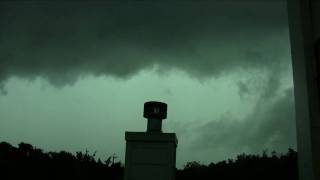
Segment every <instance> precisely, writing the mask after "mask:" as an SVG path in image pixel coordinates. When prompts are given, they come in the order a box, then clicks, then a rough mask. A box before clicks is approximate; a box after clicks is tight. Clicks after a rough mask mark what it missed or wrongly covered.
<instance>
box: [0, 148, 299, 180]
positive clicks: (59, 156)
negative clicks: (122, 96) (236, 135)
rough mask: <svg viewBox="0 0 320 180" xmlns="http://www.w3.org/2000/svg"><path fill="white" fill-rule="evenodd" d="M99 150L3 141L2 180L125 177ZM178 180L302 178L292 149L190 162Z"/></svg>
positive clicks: (109, 179) (108, 179)
mask: <svg viewBox="0 0 320 180" xmlns="http://www.w3.org/2000/svg"><path fill="white" fill-rule="evenodd" d="M95 154H96V153H95V152H94V153H93V154H89V152H88V151H85V152H84V153H83V152H76V154H75V155H73V154H72V153H70V152H66V151H60V152H47V153H45V152H43V151H42V150H41V149H38V148H35V147H33V146H32V145H30V144H26V143H20V144H19V145H18V147H14V146H12V145H10V144H9V143H7V142H1V143H0V172H1V174H0V179H1V180H6V179H22V180H23V179H32V180H37V179H48V180H55V179H59V180H61V179H62V180H63V179H68V180H72V179H75V180H81V179H90V180H94V179H104V180H122V179H123V172H124V167H123V165H122V164H121V162H119V161H115V159H116V156H115V155H112V156H110V157H109V158H107V160H105V161H102V160H101V159H97V160H96V158H95ZM176 179H177V180H191V179H192V180H195V179H201V180H207V179H223V180H231V179H232V180H235V179H241V180H242V179H245V180H257V179H259V180H270V179H272V180H298V167H297V152H295V151H294V150H293V149H288V152H287V153H286V154H278V153H276V152H272V153H271V154H270V155H269V154H268V153H267V152H266V151H264V152H263V153H262V155H246V154H240V155H238V156H237V157H236V159H228V160H227V161H220V162H217V163H210V164H208V165H203V164H201V163H200V162H198V161H192V162H188V163H187V164H186V165H185V166H184V168H183V169H179V170H177V174H176Z"/></svg>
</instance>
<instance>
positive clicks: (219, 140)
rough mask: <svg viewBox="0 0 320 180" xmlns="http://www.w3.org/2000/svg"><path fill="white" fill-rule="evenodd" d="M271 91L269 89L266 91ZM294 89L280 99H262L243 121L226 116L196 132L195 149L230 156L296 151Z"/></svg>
mask: <svg viewBox="0 0 320 180" xmlns="http://www.w3.org/2000/svg"><path fill="white" fill-rule="evenodd" d="M266 91H267V89H266ZM294 119H295V118H294V98H293V89H292V88H290V89H287V90H286V91H284V93H283V94H282V95H280V96H274V97H267V96H261V98H260V99H259V100H258V101H257V102H256V105H255V107H254V109H253V110H252V112H251V113H250V114H248V115H247V116H246V117H245V118H243V119H238V118H237V117H232V116H230V115H225V116H223V117H221V118H220V119H219V120H214V121H211V122H209V123H207V124H205V125H203V126H201V127H198V128H196V129H195V131H197V132H199V133H200V135H198V136H197V138H196V139H195V141H194V143H193V144H192V147H193V148H197V149H198V148H199V149H216V150H217V149H222V150H223V151H225V152H226V153H231V154H233V153H239V152H241V151H243V152H250V153H259V152H261V151H262V150H263V149H268V150H276V151H286V150H287V148H288V147H292V148H296V135H295V121H294Z"/></svg>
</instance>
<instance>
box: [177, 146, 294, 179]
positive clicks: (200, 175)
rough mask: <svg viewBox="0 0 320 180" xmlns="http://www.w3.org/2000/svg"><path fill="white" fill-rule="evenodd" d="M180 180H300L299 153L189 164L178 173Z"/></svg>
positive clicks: (292, 151) (289, 152)
mask: <svg viewBox="0 0 320 180" xmlns="http://www.w3.org/2000/svg"><path fill="white" fill-rule="evenodd" d="M176 179H177V180H191V179H192V180H195V179H201V180H207V179H223V180H238V179H239V180H240V179H241V180H242V179H243V180H257V179H259V180H271V179H272V180H298V164H297V152H295V151H294V150H293V149H289V150H288V152H287V153H286V154H277V153H276V152H272V153H271V155H268V154H267V153H266V151H265V152H264V153H263V154H262V155H246V154H241V155H238V156H237V158H236V159H235V160H233V159H229V160H228V161H221V162H218V163H210V164H209V165H202V164H200V163H199V162H197V161H194V162H188V163H187V164H186V165H185V166H184V169H182V170H178V171H177V178H176Z"/></svg>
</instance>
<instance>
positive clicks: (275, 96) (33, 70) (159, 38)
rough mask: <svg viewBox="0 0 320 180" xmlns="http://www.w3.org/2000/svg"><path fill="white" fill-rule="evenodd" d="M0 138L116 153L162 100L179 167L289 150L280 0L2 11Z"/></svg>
mask: <svg viewBox="0 0 320 180" xmlns="http://www.w3.org/2000/svg"><path fill="white" fill-rule="evenodd" d="M0 8H1V11H0V14H1V19H0V25H1V27H3V28H1V30H0V40H1V41H0V49H1V50H0V51H1V54H2V57H1V58H0V87H2V88H1V89H2V96H0V115H1V119H0V138H1V139H0V140H1V141H8V142H10V143H13V144H16V143H19V142H21V141H25V142H29V143H31V144H33V145H36V146H37V147H40V148H43V149H45V150H69V151H73V152H74V151H79V150H85V149H88V150H90V151H92V152H93V151H95V150H97V154H98V155H99V156H100V157H102V158H106V157H107V156H108V155H110V154H112V153H116V154H118V155H119V157H120V159H121V160H123V157H124V148H125V146H124V145H125V141H124V132H125V131H144V130H145V129H146V121H145V120H144V119H143V118H142V110H143V109H142V108H143V103H144V102H145V101H148V100H158V101H164V102H166V103H168V108H169V109H168V119H167V120H165V122H164V131H166V132H176V133H177V136H178V138H179V145H178V155H177V161H178V162H177V164H178V166H181V165H182V164H184V163H185V162H186V161H191V160H200V161H202V162H210V161H217V160H222V159H226V158H229V157H233V156H235V155H236V154H239V153H242V152H248V153H259V152H261V151H262V150H263V149H270V150H278V151H286V149H287V148H288V147H295V146H296V143H295V126H294V125H295V124H294V103H293V94H292V91H293V84H292V70H291V64H290V63H291V62H290V47H289V39H288V27H287V19H286V18H287V17H286V6H285V4H284V3H283V2H282V1H272V2H269V3H265V2H262V1H246V2H241V3H240V2H238V3H235V2H232V1H228V2H226V1H212V2H208V1H201V2H197V3H196V2H191V1H188V2H181V1H179V2H153V3H150V2H146V1H143V2H139V3H138V2H121V3H119V2H117V3H115V2H109V3H105V2H104V3H102V2H91V3H84V2H71V1H69V2H65V1H64V2H55V3H39V2H37V3H35V2H34V3H1V6H0Z"/></svg>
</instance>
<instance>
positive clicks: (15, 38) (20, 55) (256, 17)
mask: <svg viewBox="0 0 320 180" xmlns="http://www.w3.org/2000/svg"><path fill="white" fill-rule="evenodd" d="M0 8H1V10H0V17H1V18H0V26H1V29H0V53H1V56H0V83H2V86H3V82H5V80H7V79H8V78H10V77H12V76H19V77H22V78H26V79H32V78H34V77H37V76H42V77H44V78H47V79H48V80H49V81H50V82H51V83H52V84H53V85H55V86H63V85H65V84H72V83H73V82H75V81H76V80H77V79H78V78H79V77H81V76H85V75H96V76H100V75H107V76H115V77H119V78H124V79H126V78H130V77H131V76H133V75H135V74H136V73H137V72H139V71H140V70H142V69H146V68H150V67H153V66H154V65H159V66H160V67H162V69H165V70H166V69H174V68H176V69H180V70H183V71H186V72H187V73H189V74H190V75H192V76H194V77H196V78H204V77H212V76H216V77H217V76H219V75H221V74H223V73H227V72H231V71H233V70H235V69H239V68H244V69H246V68H271V66H273V67H274V66H276V67H278V66H279V64H281V63H283V61H285V58H283V57H285V56H286V55H287V53H288V52H287V51H288V50H287V49H288V48H287V46H288V38H287V36H288V35H287V22H286V12H285V6H284V4H283V3H263V2H255V3H254V2H251V1H250V2H247V3H230V2H229V3H228V2H211V3H210V2H202V3H190V2H189V3H186V2H185V3H182V2H176V3H172V2H171V3H170V2H163V3H161V2H157V3H147V2H145V3H143V2H140V3H125V2H123V3H116V2H113V3H112V2H109V3H102V2H100V3H72V2H69V3H62V2H60V3H1V6H0ZM270 12H272V13H270Z"/></svg>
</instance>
